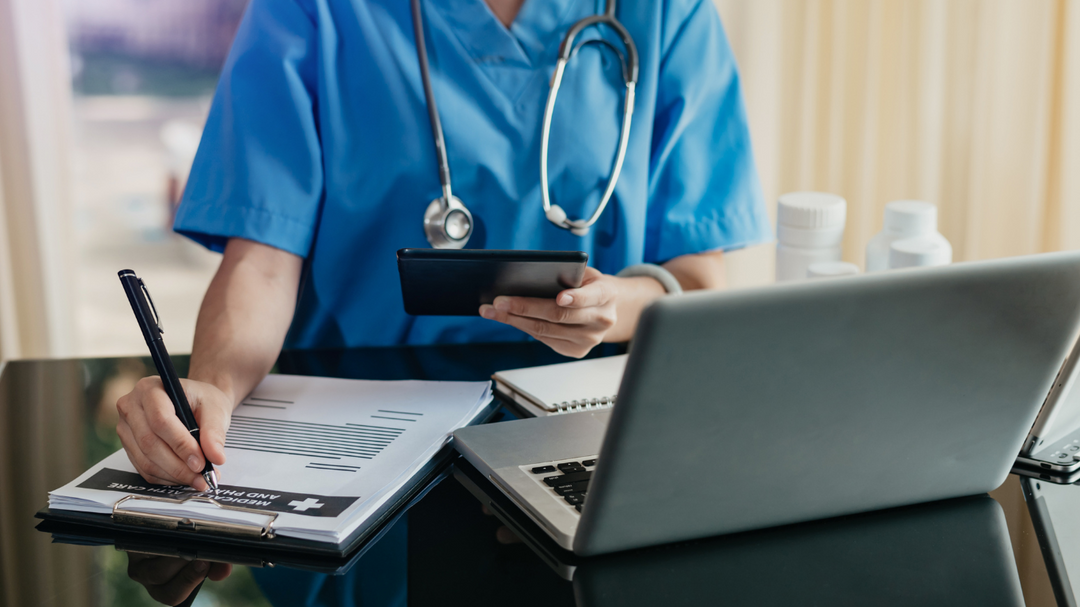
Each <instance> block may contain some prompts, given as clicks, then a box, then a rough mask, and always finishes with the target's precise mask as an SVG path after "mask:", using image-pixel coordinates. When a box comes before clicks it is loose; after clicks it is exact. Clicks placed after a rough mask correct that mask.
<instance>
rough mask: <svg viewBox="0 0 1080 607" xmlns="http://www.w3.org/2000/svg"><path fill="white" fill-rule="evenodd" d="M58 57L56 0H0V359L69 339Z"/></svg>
mask: <svg viewBox="0 0 1080 607" xmlns="http://www.w3.org/2000/svg"><path fill="white" fill-rule="evenodd" d="M67 56H68V55H67V40H66V38H65V36H64V32H63V19H62V13H61V10H60V3H59V1H58V0H0V359H10V358H19V357H45V356H65V355H69V354H71V352H72V345H73V343H74V339H73V330H74V320H73V317H74V313H73V306H72V302H71V299H70V294H71V291H72V290H71V289H70V288H69V285H70V267H71V263H70V262H71V254H72V249H71V213H70V209H69V192H68V186H69V183H68V167H69V162H70V160H69V156H70V150H71V146H70V129H69V126H70V114H71V83H70V78H69V77H68V74H69V71H68V65H67V63H68V60H67Z"/></svg>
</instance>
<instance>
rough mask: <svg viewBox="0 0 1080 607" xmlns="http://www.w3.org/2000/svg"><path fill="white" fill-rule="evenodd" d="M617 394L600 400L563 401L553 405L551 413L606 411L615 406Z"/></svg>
mask: <svg viewBox="0 0 1080 607" xmlns="http://www.w3.org/2000/svg"><path fill="white" fill-rule="evenodd" d="M616 396H618V394H612V395H611V396H604V397H602V398H583V399H581V400H571V401H565V400H564V401H563V402H561V403H558V404H556V405H555V410H554V411H552V413H555V414H559V413H577V412H579V411H594V410H596V409H608V408H610V407H614V406H615V397H616Z"/></svg>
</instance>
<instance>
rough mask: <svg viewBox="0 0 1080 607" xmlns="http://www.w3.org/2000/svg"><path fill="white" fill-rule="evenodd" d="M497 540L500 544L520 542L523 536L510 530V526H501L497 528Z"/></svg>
mask: <svg viewBox="0 0 1080 607" xmlns="http://www.w3.org/2000/svg"><path fill="white" fill-rule="evenodd" d="M495 540H496V541H497V542H499V543H500V544H520V543H521V538H519V537H518V536H517V534H516V533H514V532H513V531H511V530H510V528H509V527H499V528H498V529H496V530H495Z"/></svg>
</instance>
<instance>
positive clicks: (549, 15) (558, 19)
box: [426, 0, 586, 69]
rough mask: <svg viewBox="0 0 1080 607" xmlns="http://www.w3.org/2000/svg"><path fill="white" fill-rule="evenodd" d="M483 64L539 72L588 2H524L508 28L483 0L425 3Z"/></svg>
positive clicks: (538, 0) (580, 0) (439, 0)
mask: <svg viewBox="0 0 1080 607" xmlns="http://www.w3.org/2000/svg"><path fill="white" fill-rule="evenodd" d="M426 1H427V3H428V4H429V5H430V6H432V7H434V8H435V9H436V10H438V11H439V14H440V16H441V17H442V18H443V19H445V20H446V22H447V23H448V24H450V25H452V26H453V27H452V28H451V31H452V32H453V35H454V36H455V37H456V38H457V40H458V41H459V42H460V43H461V45H462V46H463V47H464V48H465V49H466V50H467V51H468V52H469V54H470V55H471V56H472V58H473V59H474V60H475V61H476V62H477V63H480V64H485V63H487V64H498V65H501V66H502V67H511V66H513V67H520V68H524V69H536V68H538V67H540V66H542V65H544V64H545V63H546V61H545V58H546V56H547V55H548V54H551V55H554V54H555V53H556V52H557V49H558V46H559V42H560V41H561V40H562V38H563V36H564V35H565V34H566V29H567V27H568V26H569V23H567V21H569V19H570V16H569V14H570V13H571V11H572V10H573V9H574V8H575V6H576V5H578V4H579V3H581V2H584V1H586V0H525V3H524V4H523V5H522V7H521V10H520V11H519V12H518V14H517V16H516V17H515V19H514V21H513V23H511V24H510V28H509V29H508V28H507V27H506V26H504V25H503V24H502V22H500V21H499V19H498V18H497V17H496V16H495V14H494V13H493V12H491V9H490V8H489V7H488V6H487V4H486V3H485V1H484V0H426Z"/></svg>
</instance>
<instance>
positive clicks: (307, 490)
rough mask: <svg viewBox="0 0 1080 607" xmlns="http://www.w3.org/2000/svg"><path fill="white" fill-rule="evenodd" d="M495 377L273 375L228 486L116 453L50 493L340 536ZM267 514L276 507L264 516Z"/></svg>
mask: <svg viewBox="0 0 1080 607" xmlns="http://www.w3.org/2000/svg"><path fill="white" fill-rule="evenodd" d="M491 400H492V396H491V384H490V383H488V382H425V381H360V380H348V379H328V378H317V377H301V376H290V375H271V376H269V377H267V378H266V379H265V380H264V381H263V382H262V383H261V384H259V386H258V387H257V388H256V389H255V390H254V391H253V392H252V394H251V395H250V396H249V397H248V398H247V399H245V400H244V402H243V403H242V404H241V405H240V406H238V407H237V408H236V411H235V412H234V413H233V417H232V424H231V426H230V427H229V432H228V435H227V437H226V441H225V453H226V458H227V461H226V463H225V465H223V466H220V467H219V468H218V473H219V476H220V479H221V486H220V490H219V491H218V492H217V493H216V494H215V493H213V492H208V493H199V492H197V491H195V490H194V489H191V488H190V487H161V486H156V485H151V484H149V483H147V482H146V481H144V480H143V479H142V477H141V476H139V475H138V474H137V473H136V472H135V469H134V467H133V466H132V465H131V463H130V462H129V461H128V458H127V455H126V454H125V453H124V452H123V451H118V452H116V453H114V454H112V455H110V456H109V457H107V458H105V459H104V460H103V461H101V462H100V463H98V464H97V465H95V466H94V467H92V468H91V469H90V470H87V471H86V472H85V473H84V474H83V475H82V476H80V477H79V478H77V479H75V480H74V481H72V482H70V483H68V484H67V485H65V486H63V487H61V488H60V489H57V490H55V491H53V492H51V493H50V494H49V507H50V509H55V510H78V511H82V512H93V513H104V514H108V513H111V512H112V509H113V506H114V505H115V504H116V503H117V502H118V501H120V500H121V499H123V498H124V497H126V496H128V495H135V496H140V497H143V496H153V497H165V498H178V499H183V498H187V497H191V496H206V497H211V498H214V499H215V500H216V501H217V502H218V503H220V504H223V505H227V506H239V507H243V508H251V509H255V510H257V511H259V513H246V512H237V511H233V510H227V509H222V508H219V507H217V506H215V505H214V504H211V503H203V502H195V501H189V502H187V503H183V504H178V503H166V502H158V501H151V500H146V499H132V500H128V501H125V502H124V503H123V504H121V508H122V509H123V510H124V511H127V512H140V513H150V514H159V515H166V516H169V517H178V518H190V519H194V520H198V521H214V522H219V523H230V524H235V525H247V526H254V527H256V528H257V527H260V526H263V525H265V524H266V523H267V522H268V520H269V518H270V515H271V514H272V513H278V515H277V519H276V520H275V521H274V522H273V529H274V530H275V532H276V533H277V535H281V536H288V537H294V538H299V539H307V540H313V541H318V542H331V543H341V542H342V541H344V539H345V538H347V537H349V536H350V535H351V534H352V533H353V532H354V531H356V530H357V529H359V528H360V527H361V526H362V525H363V524H364V523H365V521H367V519H368V518H369V517H370V516H371V515H372V514H374V513H375V512H376V511H377V510H378V509H379V507H380V506H382V505H383V504H384V503H386V502H387V500H389V499H390V498H391V497H392V496H393V495H394V494H395V493H397V492H398V491H399V490H400V489H402V488H403V487H405V486H406V485H407V484H408V483H409V481H410V480H411V479H412V478H413V477H414V476H415V475H416V474H417V473H418V472H419V471H420V470H421V469H422V468H423V467H424V466H425V464H427V463H428V462H430V461H431V459H432V457H434V455H435V454H436V453H437V452H439V450H440V449H441V448H442V447H443V446H445V445H446V443H447V442H448V441H449V440H450V434H451V433H452V432H453V431H454V430H456V429H458V428H461V427H463V426H466V425H468V424H470V423H472V422H474V421H475V420H476V419H477V418H478V417H479V416H481V414H482V413H483V412H484V411H485V410H487V409H488V407H487V405H488V404H489V403H490V402H491ZM261 512H266V513H267V514H261Z"/></svg>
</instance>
